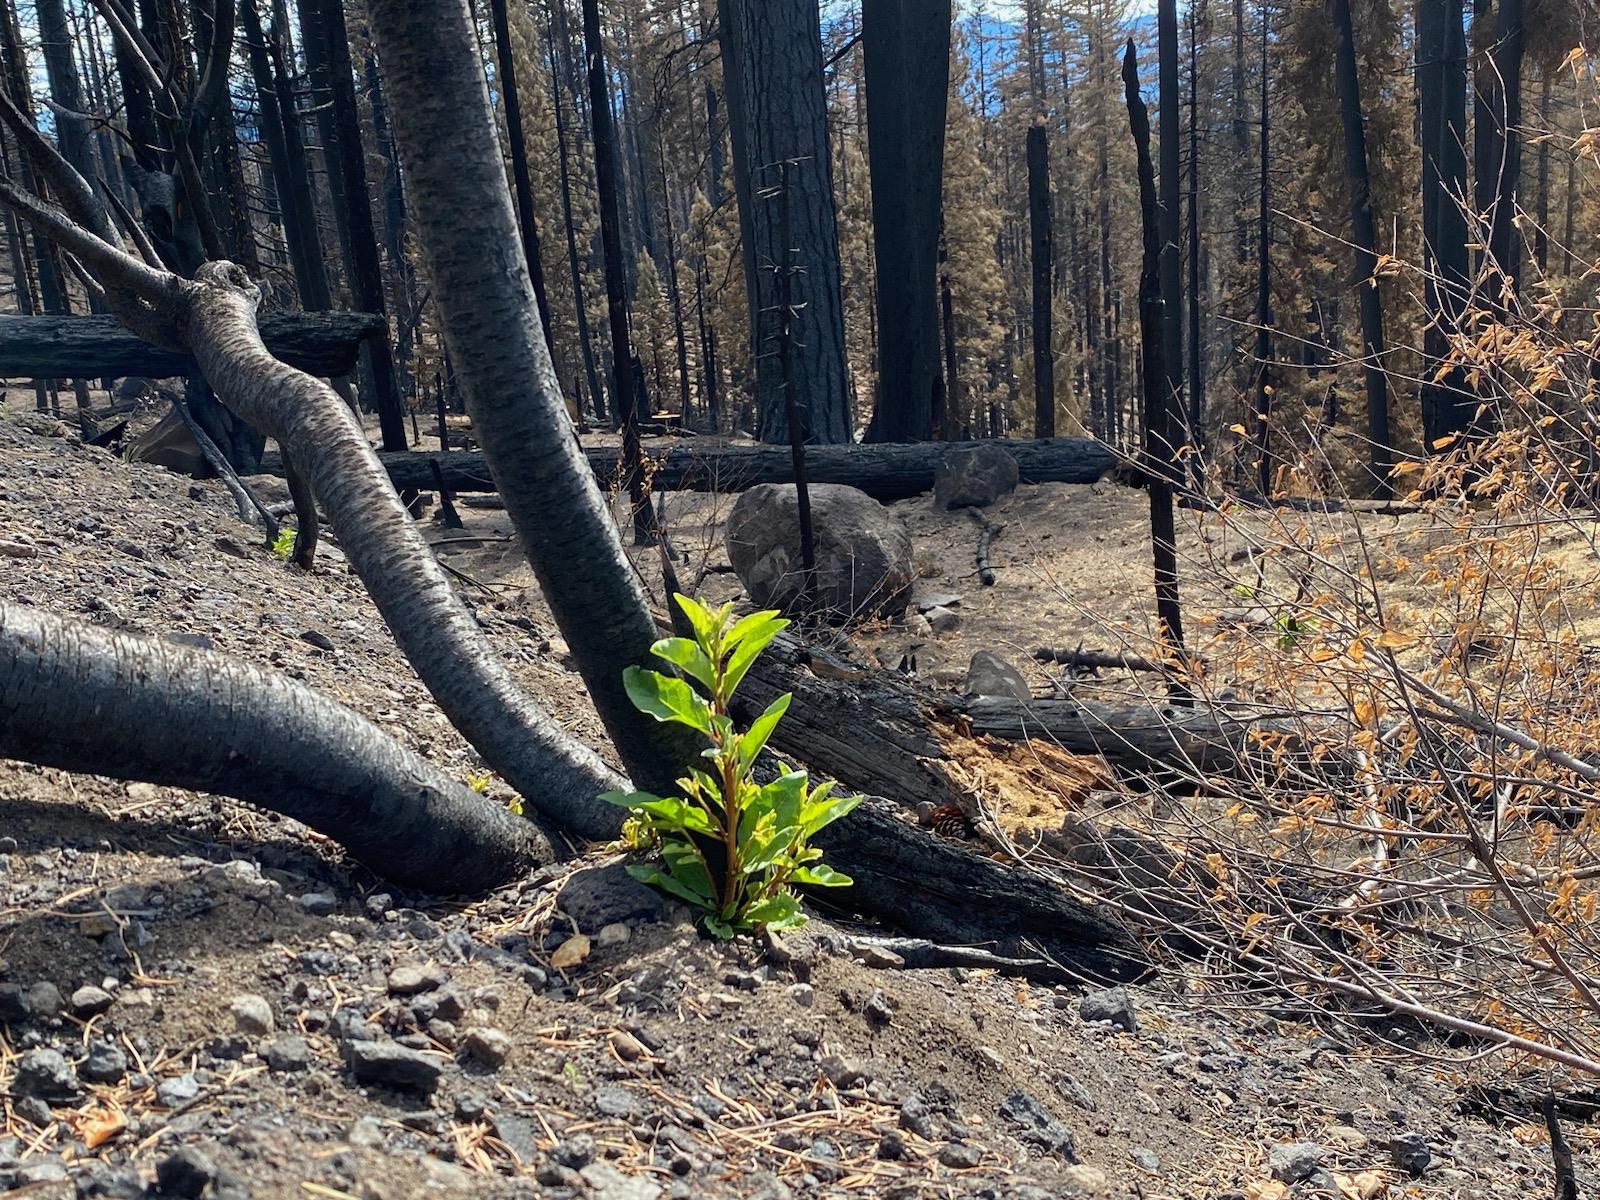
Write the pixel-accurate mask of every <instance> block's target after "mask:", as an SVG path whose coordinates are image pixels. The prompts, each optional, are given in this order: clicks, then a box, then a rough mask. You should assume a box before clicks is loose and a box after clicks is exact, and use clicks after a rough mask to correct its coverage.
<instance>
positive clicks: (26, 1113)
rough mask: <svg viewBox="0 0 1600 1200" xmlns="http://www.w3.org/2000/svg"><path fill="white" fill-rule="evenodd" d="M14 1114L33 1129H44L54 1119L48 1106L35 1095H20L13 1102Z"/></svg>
mask: <svg viewBox="0 0 1600 1200" xmlns="http://www.w3.org/2000/svg"><path fill="white" fill-rule="evenodd" d="M15 1109H16V1114H17V1116H19V1117H21V1118H22V1119H23V1120H24V1121H26V1122H27V1123H28V1124H29V1125H32V1126H33V1127H34V1128H35V1129H44V1128H45V1127H46V1126H48V1125H49V1124H50V1122H51V1121H53V1120H55V1114H54V1113H52V1112H51V1111H50V1106H49V1105H48V1104H47V1103H45V1102H44V1101H43V1100H41V1099H39V1097H37V1096H22V1097H20V1098H18V1100H17V1101H16V1104H15Z"/></svg>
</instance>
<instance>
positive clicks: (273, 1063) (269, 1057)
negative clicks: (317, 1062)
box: [261, 1033, 311, 1075]
mask: <svg viewBox="0 0 1600 1200" xmlns="http://www.w3.org/2000/svg"><path fill="white" fill-rule="evenodd" d="M261 1058H262V1061H263V1062H265V1063H266V1064H267V1069H268V1070H270V1071H276V1072H278V1073H279V1074H284V1075H292V1074H296V1073H298V1072H300V1071H306V1070H309V1069H310V1067H311V1045H310V1043H308V1042H307V1041H306V1039H305V1038H303V1037H300V1036H299V1035H297V1034H292V1033H288V1034H284V1035H283V1036H282V1037H278V1038H273V1039H272V1041H270V1042H268V1043H267V1044H266V1045H264V1046H262V1047H261Z"/></svg>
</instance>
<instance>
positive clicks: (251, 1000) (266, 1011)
mask: <svg viewBox="0 0 1600 1200" xmlns="http://www.w3.org/2000/svg"><path fill="white" fill-rule="evenodd" d="M228 1012H229V1014H230V1015H232V1017H233V1027H234V1029H236V1030H237V1031H238V1032H240V1033H242V1034H244V1035H245V1036H246V1037H265V1036H266V1035H267V1034H269V1033H271V1032H272V1031H273V1030H274V1029H276V1028H277V1027H278V1023H277V1021H276V1020H275V1019H274V1018H273V1015H272V1005H270V1004H268V1003H267V1000H266V997H264V996H256V995H253V994H250V993H246V994H245V995H242V996H235V997H234V998H233V1000H232V1001H231V1002H230V1003H229V1005H228Z"/></svg>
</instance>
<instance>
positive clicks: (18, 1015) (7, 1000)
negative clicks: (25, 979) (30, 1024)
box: [0, 983, 28, 1025]
mask: <svg viewBox="0 0 1600 1200" xmlns="http://www.w3.org/2000/svg"><path fill="white" fill-rule="evenodd" d="M27 1019H28V998H27V996H26V995H25V994H24V993H23V991H22V989H21V988H20V987H18V986H17V985H16V984H14V983H0V1025H17V1024H20V1023H21V1022H23V1021H26V1020H27Z"/></svg>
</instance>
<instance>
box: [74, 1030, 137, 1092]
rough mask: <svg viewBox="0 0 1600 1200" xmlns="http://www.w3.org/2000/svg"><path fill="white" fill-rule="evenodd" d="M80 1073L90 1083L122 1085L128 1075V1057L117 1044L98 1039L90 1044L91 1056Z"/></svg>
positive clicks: (85, 1060) (84, 1062)
mask: <svg viewBox="0 0 1600 1200" xmlns="http://www.w3.org/2000/svg"><path fill="white" fill-rule="evenodd" d="M79 1071H80V1074H82V1075H83V1077H84V1078H85V1079H87V1080H89V1082H90V1083H121V1082H122V1077H123V1076H124V1075H126V1074H127V1073H128V1056H127V1055H126V1054H125V1053H123V1050H122V1047H121V1046H119V1045H117V1044H116V1043H115V1042H113V1041H108V1040H107V1039H105V1038H96V1039H95V1040H94V1041H92V1042H90V1043H89V1055H88V1057H87V1058H85V1059H84V1060H83V1066H82V1067H81V1068H79Z"/></svg>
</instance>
